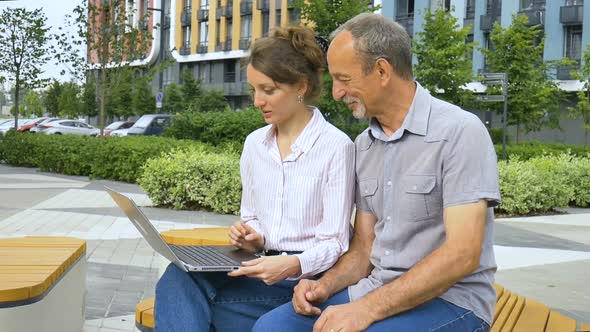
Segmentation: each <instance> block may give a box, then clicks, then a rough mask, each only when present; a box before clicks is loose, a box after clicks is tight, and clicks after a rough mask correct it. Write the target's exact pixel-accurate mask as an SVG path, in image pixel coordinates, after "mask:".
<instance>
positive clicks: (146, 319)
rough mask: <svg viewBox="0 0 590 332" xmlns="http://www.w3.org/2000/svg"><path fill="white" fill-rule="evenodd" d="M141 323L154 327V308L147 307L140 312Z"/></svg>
mask: <svg viewBox="0 0 590 332" xmlns="http://www.w3.org/2000/svg"><path fill="white" fill-rule="evenodd" d="M141 325H143V326H147V327H151V328H154V325H156V324H155V322H154V308H151V309H148V310H146V311H144V312H143V313H142V314H141Z"/></svg>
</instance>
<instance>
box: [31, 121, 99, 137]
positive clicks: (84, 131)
mask: <svg viewBox="0 0 590 332" xmlns="http://www.w3.org/2000/svg"><path fill="white" fill-rule="evenodd" d="M37 128H38V131H37V132H38V133H39V134H45V135H62V134H64V135H67V134H69V135H81V136H97V135H98V134H100V130H99V129H98V128H94V127H93V126H91V125H89V124H86V123H84V122H82V121H78V120H67V119H65V120H56V121H52V122H49V123H45V124H40V125H38V126H37Z"/></svg>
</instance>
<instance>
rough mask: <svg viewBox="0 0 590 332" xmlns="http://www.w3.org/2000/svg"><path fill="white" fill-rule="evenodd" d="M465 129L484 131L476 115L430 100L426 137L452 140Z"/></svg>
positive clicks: (457, 107)
mask: <svg viewBox="0 0 590 332" xmlns="http://www.w3.org/2000/svg"><path fill="white" fill-rule="evenodd" d="M466 128H468V129H470V130H476V131H477V130H481V131H485V130H486V129H485V126H484V124H483V122H482V121H481V120H480V118H479V117H478V116H477V115H475V114H473V113H471V112H469V111H466V110H464V109H462V108H461V107H459V106H457V105H454V104H451V103H448V102H446V101H444V100H440V99H437V98H432V106H431V111H430V118H429V120H428V134H427V137H430V138H433V139H452V138H453V137H456V135H458V134H459V133H460V132H462V131H463V130H464V129H466Z"/></svg>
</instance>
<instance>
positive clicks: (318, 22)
mask: <svg viewBox="0 0 590 332" xmlns="http://www.w3.org/2000/svg"><path fill="white" fill-rule="evenodd" d="M293 7H294V8H296V9H298V10H299V12H300V13H301V19H302V20H303V21H306V22H309V25H310V27H312V28H313V29H314V32H315V33H316V35H319V36H323V37H325V38H328V36H329V35H330V33H332V32H333V31H334V30H336V28H338V27H339V26H340V25H342V24H343V23H345V22H346V21H348V20H349V19H351V18H353V17H355V16H356V15H358V14H361V13H368V12H373V11H375V10H378V9H379V8H381V6H373V1H371V0H295V1H294V4H293ZM317 105H318V107H319V109H320V110H321V111H322V113H324V115H325V116H326V117H327V118H328V119H329V120H330V122H332V123H333V124H337V125H345V124H350V123H353V122H355V121H356V120H355V119H354V118H353V116H352V113H351V112H350V110H349V109H348V108H347V107H346V105H345V104H344V103H342V102H336V101H334V99H333V98H332V78H331V77H330V75H329V74H328V73H324V74H323V75H322V92H321V95H320V97H319V100H318V102H317Z"/></svg>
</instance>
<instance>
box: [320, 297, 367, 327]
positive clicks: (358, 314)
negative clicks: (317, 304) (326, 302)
mask: <svg viewBox="0 0 590 332" xmlns="http://www.w3.org/2000/svg"><path fill="white" fill-rule="evenodd" d="M374 322H375V320H374V319H373V318H372V317H371V311H370V309H369V307H368V306H366V305H364V304H362V302H359V301H355V302H350V303H347V304H341V305H335V306H329V307H327V308H326V310H324V312H323V313H322V315H321V316H320V318H319V319H318V320H317V321H316V323H315V324H314V325H313V332H336V331H346V332H357V331H364V330H366V329H367V328H368V327H369V326H371V324H373V323H374Z"/></svg>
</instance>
